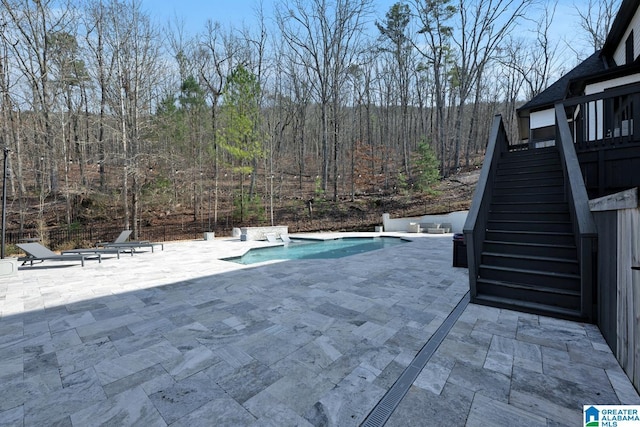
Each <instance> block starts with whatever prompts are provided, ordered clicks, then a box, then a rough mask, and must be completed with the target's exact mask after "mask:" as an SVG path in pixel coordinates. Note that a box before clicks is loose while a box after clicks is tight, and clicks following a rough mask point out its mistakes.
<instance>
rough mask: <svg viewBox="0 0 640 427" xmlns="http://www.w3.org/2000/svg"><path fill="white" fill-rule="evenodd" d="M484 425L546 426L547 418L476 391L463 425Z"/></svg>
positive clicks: (508, 426) (507, 426)
mask: <svg viewBox="0 0 640 427" xmlns="http://www.w3.org/2000/svg"><path fill="white" fill-rule="evenodd" d="M486 425H491V426H496V427H500V426H504V427H512V426H517V425H520V426H525V425H526V426H531V427H547V419H546V418H544V417H541V416H539V415H536V414H534V413H531V412H528V411H525V410H523V409H520V408H518V407H515V406H513V405H508V404H506V403H504V402H501V401H498V400H494V399H491V398H490V397H487V396H485V395H483V394H480V393H477V394H476V395H475V396H474V398H473V403H472V404H471V410H470V411H469V417H468V418H467V423H466V424H465V426H466V427H484V426H486Z"/></svg>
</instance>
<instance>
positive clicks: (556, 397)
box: [510, 367, 619, 422]
mask: <svg viewBox="0 0 640 427" xmlns="http://www.w3.org/2000/svg"><path fill="white" fill-rule="evenodd" d="M594 384H598V387H594ZM514 393H519V394H518V396H519V397H525V398H526V399H520V400H519V401H518V403H517V404H516V406H519V407H521V408H523V409H527V408H529V409H530V410H534V409H533V408H534V407H539V408H543V407H545V406H544V405H543V404H542V403H543V402H544V403H545V404H549V405H552V406H549V408H555V409H554V411H555V412H556V413H557V414H558V415H557V418H554V417H550V416H547V418H551V419H556V420H558V421H562V420H565V422H566V420H569V421H571V420H573V419H574V417H573V416H570V417H566V415H568V414H571V413H575V412H577V413H578V415H580V414H581V413H582V405H588V404H590V403H598V404H601V405H615V404H619V400H618V398H617V396H616V394H615V392H614V391H613V389H612V388H611V387H610V386H609V382H608V380H606V383H601V382H597V381H593V382H588V381H581V382H578V383H576V382H573V381H569V380H566V379H562V378H558V377H556V376H550V375H544V374H539V373H536V372H533V371H529V370H526V369H520V368H517V367H514V369H513V374H512V377H511V393H510V399H511V400H510V402H511V403H513V398H514ZM523 405H528V406H523ZM561 408H564V410H562V409H561Z"/></svg>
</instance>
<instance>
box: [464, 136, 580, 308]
mask: <svg viewBox="0 0 640 427" xmlns="http://www.w3.org/2000/svg"><path fill="white" fill-rule="evenodd" d="M565 194H566V192H565V182H564V176H563V171H562V165H561V160H560V154H559V152H558V150H557V148H556V147H549V148H544V149H532V150H523V151H515V152H504V153H503V155H502V156H501V158H500V160H499V162H498V167H497V174H496V178H495V181H494V186H493V194H492V197H491V202H490V208H489V213H488V217H487V222H486V230H485V238H484V241H483V242H482V252H481V255H480V263H479V265H478V276H477V279H476V291H477V292H476V295H475V297H474V298H473V302H477V303H481V304H486V305H491V306H496V307H502V308H510V309H514V310H519V311H525V312H532V313H537V314H543V315H549V316H554V317H562V318H568V319H573V320H582V319H583V318H584V316H582V315H581V282H580V265H579V262H578V251H577V248H576V240H575V237H574V232H573V225H572V222H571V215H570V211H569V204H568V202H567V201H566V200H565V199H566V197H565Z"/></svg>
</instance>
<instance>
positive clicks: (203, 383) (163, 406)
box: [149, 373, 230, 424]
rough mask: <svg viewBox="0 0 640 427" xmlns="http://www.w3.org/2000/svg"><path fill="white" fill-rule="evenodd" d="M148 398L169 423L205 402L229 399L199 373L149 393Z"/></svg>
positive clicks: (222, 391)
mask: <svg viewBox="0 0 640 427" xmlns="http://www.w3.org/2000/svg"><path fill="white" fill-rule="evenodd" d="M149 399H150V400H151V402H153V405H154V406H155V407H156V409H157V410H158V412H160V415H161V416H162V418H163V419H164V421H165V422H166V423H167V424H171V423H174V422H176V421H178V420H179V419H181V418H183V417H184V416H186V415H188V414H190V413H192V412H193V411H195V410H197V409H198V408H200V407H202V406H203V405H205V404H206V403H207V402H211V401H214V400H219V399H229V396H227V394H226V393H225V391H224V390H222V389H221V388H220V387H219V386H218V385H217V384H216V383H214V382H213V381H211V379H210V378H208V377H207V376H206V375H204V374H203V373H199V374H195V375H192V376H191V377H189V378H186V379H184V380H182V381H179V382H177V383H175V384H172V385H171V386H169V387H167V388H164V389H162V390H159V391H157V392H156V393H153V394H151V395H149ZM229 400H230V399H229Z"/></svg>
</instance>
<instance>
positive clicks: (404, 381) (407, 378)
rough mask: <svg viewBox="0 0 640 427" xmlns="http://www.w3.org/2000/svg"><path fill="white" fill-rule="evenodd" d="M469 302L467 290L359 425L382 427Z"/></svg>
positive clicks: (362, 426)
mask: <svg viewBox="0 0 640 427" xmlns="http://www.w3.org/2000/svg"><path fill="white" fill-rule="evenodd" d="M468 304H469V292H467V293H466V294H465V295H464V296H463V297H462V299H460V302H458V305H457V306H456V307H455V308H454V309H453V311H452V312H451V313H450V314H449V316H447V318H446V319H445V320H444V322H442V325H440V327H439V328H438V329H437V330H436V332H435V333H434V334H433V335H432V336H431V338H429V341H427V343H426V344H425V345H424V346H423V347H422V349H420V351H419V352H418V355H417V356H416V357H415V358H414V359H413V361H412V362H411V363H410V364H409V366H407V368H406V369H405V370H404V372H402V374H401V375H400V377H399V378H398V380H397V381H396V382H395V383H394V384H393V385H392V386H391V388H390V389H389V390H388V391H387V393H386V394H385V395H384V396H383V397H382V399H380V401H379V402H378V404H377V405H376V406H375V407H374V408H373V409H372V410H371V412H369V415H367V418H365V420H364V421H363V422H362V424H360V426H361V427H382V426H383V425H384V424H385V423H386V422H387V421H388V420H389V417H391V414H392V413H393V411H394V410H395V409H396V408H397V407H398V405H399V404H400V401H401V400H402V398H403V397H404V395H405V394H407V392H408V391H409V388H410V387H411V384H413V382H414V381H415V380H416V378H418V375H419V374H420V371H422V368H424V367H425V365H426V364H427V362H428V361H429V359H431V356H433V354H434V353H435V352H436V350H437V349H438V347H439V346H440V344H442V341H444V339H445V337H446V336H447V334H448V333H449V331H450V330H451V328H452V327H453V325H454V324H455V323H456V321H457V320H458V318H459V317H460V315H461V314H462V312H463V311H464V309H465V308H466V307H467V305H468Z"/></svg>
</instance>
